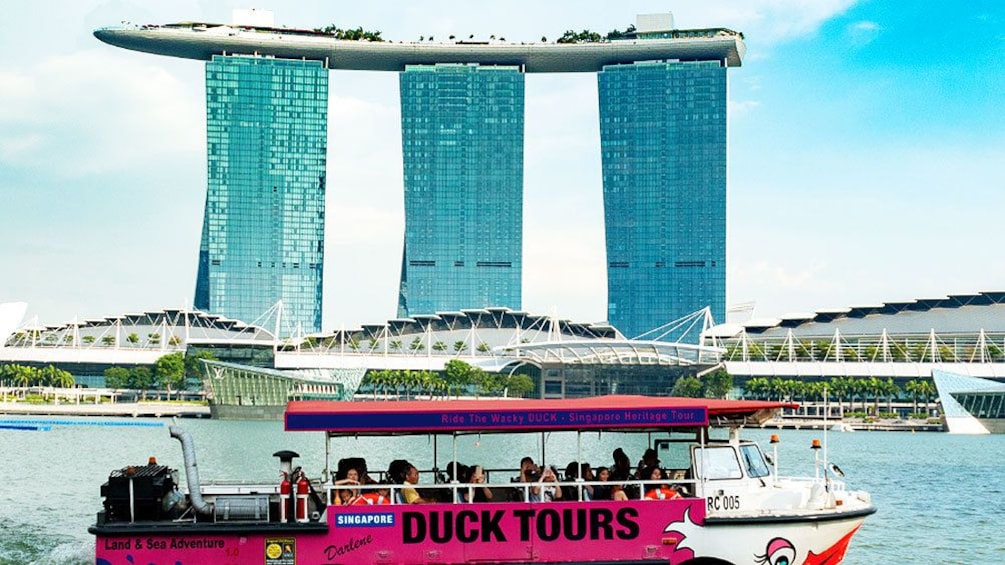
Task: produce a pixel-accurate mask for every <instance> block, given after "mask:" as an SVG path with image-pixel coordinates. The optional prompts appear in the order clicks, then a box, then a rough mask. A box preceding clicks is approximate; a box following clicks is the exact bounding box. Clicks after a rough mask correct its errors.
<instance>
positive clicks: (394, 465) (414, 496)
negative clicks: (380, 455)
mask: <svg viewBox="0 0 1005 565" xmlns="http://www.w3.org/2000/svg"><path fill="white" fill-rule="evenodd" d="M387 475H388V476H389V477H390V478H391V482H393V483H394V484H397V485H408V486H406V487H404V488H401V489H398V490H396V491H395V496H394V502H395V503H396V504H420V503H424V502H435V500H427V499H425V498H423V497H421V496H419V491H417V490H415V488H414V486H412V485H416V484H418V482H419V470H418V469H416V468H415V465H412V464H411V463H409V462H408V461H406V460H404V459H395V460H394V461H391V464H390V465H388V467H387Z"/></svg>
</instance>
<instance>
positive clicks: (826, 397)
mask: <svg viewBox="0 0 1005 565" xmlns="http://www.w3.org/2000/svg"><path fill="white" fill-rule="evenodd" d="M838 343H840V342H838ZM829 399H830V397H829V394H828V391H827V383H824V489H825V490H827V491H830V487H831V479H830V475H829V474H828V473H827V467H828V466H829V463H830V459H829V458H828V457H827V437H828V435H829V434H830V427H829V426H828V425H827V413H828V412H830V405H829V404H828V400H829Z"/></svg>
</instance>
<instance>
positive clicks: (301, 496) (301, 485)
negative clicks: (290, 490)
mask: <svg viewBox="0 0 1005 565" xmlns="http://www.w3.org/2000/svg"><path fill="white" fill-rule="evenodd" d="M309 489H310V484H309V483H308V482H307V475H305V474H304V472H303V471H301V472H300V478H299V479H297V512H296V514H297V522H306V521H307V492H308V490H309Z"/></svg>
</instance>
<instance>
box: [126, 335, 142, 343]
mask: <svg viewBox="0 0 1005 565" xmlns="http://www.w3.org/2000/svg"><path fill="white" fill-rule="evenodd" d="M126 341H128V342H129V343H130V344H132V345H136V344H137V343H139V342H140V336H138V335H136V334H135V333H131V334H129V335H128V336H127V337H126Z"/></svg>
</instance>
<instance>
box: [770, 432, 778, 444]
mask: <svg viewBox="0 0 1005 565" xmlns="http://www.w3.org/2000/svg"><path fill="white" fill-rule="evenodd" d="M778 441H779V440H778V434H771V443H778Z"/></svg>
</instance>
